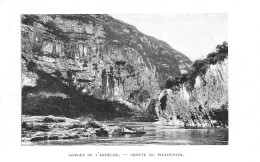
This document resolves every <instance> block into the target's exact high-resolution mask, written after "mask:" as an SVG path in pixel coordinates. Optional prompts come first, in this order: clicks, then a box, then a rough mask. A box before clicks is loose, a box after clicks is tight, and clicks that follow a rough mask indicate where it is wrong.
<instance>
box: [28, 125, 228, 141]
mask: <svg viewBox="0 0 260 162" xmlns="http://www.w3.org/2000/svg"><path fill="white" fill-rule="evenodd" d="M116 124H117V123H107V125H111V126H113V125H116ZM124 124H127V125H128V126H131V127H144V130H145V131H146V134H143V135H136V134H135V135H133V134H131V135H130V134H127V135H120V136H109V137H93V138H89V139H87V138H80V139H73V140H49V141H38V142H29V143H26V144H25V145H108V146H111V145H116V146H120V145H121V146H122V145H123V146H124V145H125V146H129V145H227V144H228V129H227V128H214V129H187V128H176V127H173V126H161V125H153V124H152V123H151V122H131V123H124Z"/></svg>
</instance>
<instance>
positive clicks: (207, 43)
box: [111, 13, 228, 61]
mask: <svg viewBox="0 0 260 162" xmlns="http://www.w3.org/2000/svg"><path fill="white" fill-rule="evenodd" d="M111 16H112V17H114V18H115V19H119V20H121V21H123V22H125V23H128V24H130V25H133V26H135V27H136V28H137V30H139V31H141V32H142V33H144V34H146V35H150V36H153V37H155V38H157V39H160V40H162V41H165V42H166V43H168V44H169V45H170V46H171V47H172V48H174V49H176V50H178V51H180V52H181V53H183V54H184V55H186V56H187V57H189V58H190V59H191V60H192V61H194V60H196V59H200V58H203V57H205V56H206V55H207V54H208V53H210V52H212V51H213V50H214V49H215V47H216V46H217V45H218V44H221V43H222V42H223V41H228V14H225V13H216V14H213V13H210V14H112V15H111Z"/></svg>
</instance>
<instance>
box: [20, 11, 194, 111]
mask: <svg viewBox="0 0 260 162" xmlns="http://www.w3.org/2000/svg"><path fill="white" fill-rule="evenodd" d="M190 65H191V61H190V60H189V59H188V58H187V57H186V56H184V55H183V54H181V53H180V52H178V51H177V50H174V49H172V48H171V47H170V46H169V45H168V44H166V43H165V42H163V41H160V40H157V39H155V38H153V37H150V36H147V35H145V34H142V33H141V32H139V31H138V30H137V29H136V28H135V27H133V26H131V25H129V24H126V23H124V22H121V21H119V20H116V19H114V18H112V17H111V16H108V15H22V86H23V92H24V93H23V101H24V102H26V100H27V99H28V98H29V97H34V98H35V97H36V96H38V97H39V96H40V97H45V98H46V97H47V98H48V97H60V98H63V99H65V98H70V97H71V96H69V95H68V93H65V92H64V88H62V87H64V86H65V87H66V86H69V87H73V89H74V90H76V91H77V92H80V93H81V94H85V95H88V96H93V97H94V98H96V99H106V100H110V101H112V100H120V102H121V101H122V102H123V103H124V104H125V103H128V102H130V103H133V104H135V105H138V106H139V107H144V108H146V107H147V105H149V104H148V103H149V102H150V101H151V99H152V98H154V97H155V96H156V95H157V94H158V93H159V92H160V90H159V87H160V86H161V85H162V84H164V82H165V80H166V79H167V78H168V77H169V76H176V75H179V74H181V72H185V71H188V69H189V66H190ZM47 76H48V77H49V78H51V79H48V80H47V79H46V77H47ZM46 80H47V81H46ZM57 82H59V83H57ZM30 87H31V88H30ZM35 87H37V88H35ZM33 88H34V89H33ZM28 89H29V90H28ZM32 89H33V90H32ZM36 89H37V90H36ZM70 91H71V89H70ZM36 114H37V113H36ZM47 115H48V114H47ZM56 115H59V114H56Z"/></svg>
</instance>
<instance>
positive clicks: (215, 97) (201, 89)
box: [159, 42, 228, 127]
mask: <svg viewBox="0 0 260 162" xmlns="http://www.w3.org/2000/svg"><path fill="white" fill-rule="evenodd" d="M227 57H228V45H227V43H226V42H224V43H223V44H221V45H218V46H217V48H216V51H215V52H212V53H210V54H208V56H207V57H206V58H205V59H203V60H197V61H195V62H194V63H193V65H192V69H191V70H190V72H189V73H187V74H184V75H182V76H181V77H176V78H174V79H172V80H167V82H166V90H164V91H163V93H162V97H161V100H160V102H164V105H165V106H164V108H162V106H161V107H160V109H161V110H163V109H166V111H165V112H164V115H165V116H164V117H163V118H165V119H166V120H168V121H169V118H171V120H173V123H174V124H176V125H182V126H197V127H214V126H221V127H226V126H228V61H227ZM163 97H165V98H166V99H165V100H163V101H162V98H163ZM161 105H162V104H161ZM159 116H162V115H160V111H159Z"/></svg>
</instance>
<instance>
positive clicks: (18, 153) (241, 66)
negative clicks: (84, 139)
mask: <svg viewBox="0 0 260 162" xmlns="http://www.w3.org/2000/svg"><path fill="white" fill-rule="evenodd" d="M25 13H30V14H36V13H41V14H43V13H53V14H54V13H66V14H71V13H85V14H87V13H108V14H112V13H113V14H124V13H228V14H229V40H228V42H229V47H230V50H229V74H230V75H229V76H230V77H229V78H230V79H229V80H230V81H229V85H230V89H229V91H230V93H229V97H230V107H229V108H230V113H229V117H230V120H229V122H230V128H229V132H230V133H229V145H228V146H36V147H26V146H21V136H20V135H21V133H20V132H21V128H20V115H21V101H20V97H21V89H20V82H21V79H20V77H21V76H20V75H21V74H20V56H21V55H20V46H21V43H20V33H21V32H20V14H25ZM258 15H260V14H259V4H258V3H257V1H253V0H251V1H250V0H247V1H246V0H236V1H231V0H182V1H177V0H95V1H94V0H92V1H90V0H84V1H83V0H82V1H80V0H74V1H67V0H66V1H65V0H59V1H54V0H44V1H39V0H35V1H33V0H17V1H14V0H1V1H0V20H1V25H0V32H1V33H0V39H1V42H0V48H1V49H0V54H1V59H0V60H1V63H0V70H1V71H0V72H1V73H0V74H1V75H0V76H1V79H0V115H1V116H0V160H1V161H18V160H19V161H28V162H30V161H39V162H41V161H45V162H46V161H63V162H65V161H69V160H73V161H74V160H79V161H87V160H109V158H97V159H96V158H92V159H90V158H86V157H85V158H68V156H67V154H68V153H87V152H111V153H112V152H119V153H135V152H137V153H143V152H146V153H149V152H161V151H163V152H180V153H183V154H184V155H185V157H184V158H177V157H174V158H173V157H164V158H158V157H157V158H147V157H145V158H142V157H140V158H136V157H135V158H134V157H133V158H129V157H127V158H124V157H121V158H110V160H113V161H122V160H123V161H125V160H127V161H128V160H164V161H168V160H169V161H200V162H202V161H211V162H215V161H222V160H223V161H228V160H239V161H240V160H241V161H259V155H258V153H259V144H260V138H259V137H260V134H259V125H260V120H259V114H260V111H259V110H260V106H259V100H260V99H259V92H260V91H259V90H260V87H259V83H260V82H259V79H260V75H259V70H260V68H259V65H260V63H259V55H260V53H259V49H258V46H259V44H260V43H259V38H260V37H259V29H260V25H259V16H258Z"/></svg>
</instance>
